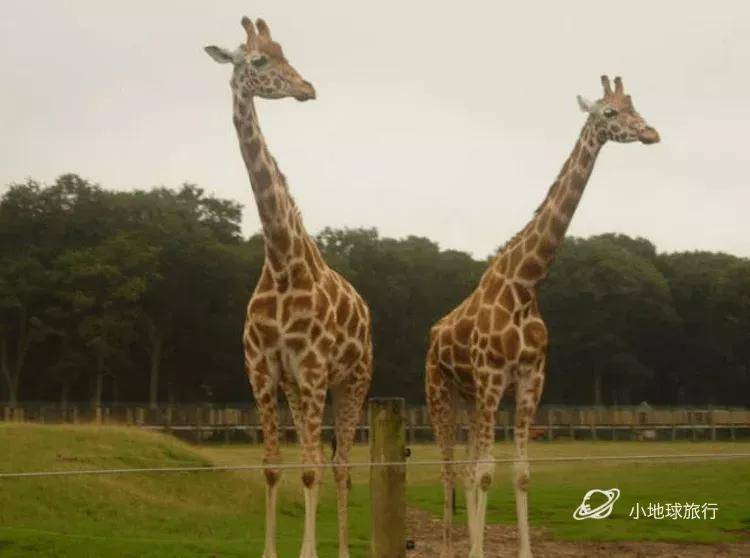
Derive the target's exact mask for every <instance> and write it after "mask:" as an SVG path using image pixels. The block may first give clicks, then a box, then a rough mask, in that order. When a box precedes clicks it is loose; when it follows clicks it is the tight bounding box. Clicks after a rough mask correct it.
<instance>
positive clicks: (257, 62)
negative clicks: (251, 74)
mask: <svg viewBox="0 0 750 558" xmlns="http://www.w3.org/2000/svg"><path fill="white" fill-rule="evenodd" d="M250 63H251V64H252V65H253V66H255V67H256V68H262V67H263V66H265V65H266V64H268V58H266V57H265V56H259V57H258V58H253V59H252V60H251V61H250Z"/></svg>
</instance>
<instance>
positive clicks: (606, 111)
mask: <svg viewBox="0 0 750 558" xmlns="http://www.w3.org/2000/svg"><path fill="white" fill-rule="evenodd" d="M602 114H604V116H606V117H607V118H612V117H613V116H615V115H616V114H617V111H616V110H615V109H613V108H605V109H604V112H603V113H602Z"/></svg>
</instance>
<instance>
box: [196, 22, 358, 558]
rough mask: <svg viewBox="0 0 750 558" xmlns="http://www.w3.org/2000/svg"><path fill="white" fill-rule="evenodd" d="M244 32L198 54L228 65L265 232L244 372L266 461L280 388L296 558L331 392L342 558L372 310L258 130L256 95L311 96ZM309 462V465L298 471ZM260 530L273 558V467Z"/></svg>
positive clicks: (255, 33) (274, 444)
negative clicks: (294, 460) (296, 454)
mask: <svg viewBox="0 0 750 558" xmlns="http://www.w3.org/2000/svg"><path fill="white" fill-rule="evenodd" d="M242 26H243V27H244V29H245V32H246V34H247V39H246V41H245V43H244V44H242V45H241V46H240V47H238V48H237V49H236V50H234V51H229V50H225V49H222V48H219V47H217V46H209V47H206V49H205V50H206V52H207V53H208V54H209V55H210V56H211V57H212V58H213V59H214V60H215V61H217V62H220V63H231V64H232V65H233V67H234V70H233V73H232V79H231V82H230V83H231V89H232V94H233V100H234V104H233V107H234V110H233V112H234V125H235V128H236V130H237V136H238V138H239V143H240V150H241V153H242V157H243V159H244V162H245V165H246V167H247V172H248V175H249V178H250V184H251V186H252V191H253V194H254V197H255V201H256V204H257V207H258V213H259V215H260V220H261V223H262V226H263V238H264V243H265V260H264V263H263V269H262V272H261V275H260V279H259V281H258V284H257V286H256V287H255V291H254V292H253V294H252V296H251V298H250V302H249V304H248V306H247V316H246V320H245V327H244V331H243V344H244V354H245V367H246V371H247V374H248V376H249V379H250V384H251V387H252V391H253V394H254V396H255V400H256V403H257V406H258V411H259V414H260V418H261V422H262V430H263V446H264V463H266V464H269V465H273V464H278V463H279V462H280V459H281V452H280V448H279V425H278V423H279V418H278V391H279V388H281V391H282V392H283V394H284V395H285V397H286V399H287V402H288V404H289V407H290V409H291V413H292V418H293V420H294V424H295V427H296V429H297V432H298V435H299V440H300V445H301V460H302V464H303V470H302V485H303V494H304V501H305V522H304V535H303V542H302V546H301V550H300V558H315V557H316V556H317V551H316V540H315V516H316V511H317V504H318V493H319V484H320V479H321V475H322V472H323V471H322V469H321V468H320V465H321V464H322V463H323V454H322V448H321V439H320V438H321V421H322V418H323V409H324V406H325V401H326V394H327V392H328V391H330V393H331V401H332V408H333V421H334V433H335V438H336V442H337V444H336V451H335V455H334V458H333V470H334V479H335V484H336V489H337V500H338V522H339V531H338V535H339V558H348V556H349V550H348V535H347V522H348V510H347V501H348V491H349V473H348V468H346V464H347V463H348V462H349V450H350V448H351V446H352V443H353V440H354V434H355V429H356V426H357V423H358V421H359V418H360V416H361V411H362V406H363V403H364V399H365V396H366V394H367V391H368V389H369V385H370V379H371V376H372V340H371V337H372V334H371V328H370V311H369V309H368V307H367V305H366V304H365V302H364V300H363V299H362V297H361V296H360V295H359V294H358V293H357V292H356V291H355V290H354V288H353V287H352V286H351V285H350V284H349V283H348V282H347V281H346V280H345V279H344V278H343V277H342V276H341V275H339V274H338V273H336V272H335V271H334V270H332V269H331V268H330V267H328V266H327V265H326V263H325V261H323V257H322V256H321V253H320V250H319V249H318V247H317V245H316V244H315V241H314V240H313V239H312V238H311V237H310V235H309V234H308V233H307V232H306V231H305V227H304V226H303V224H302V218H301V215H300V212H299V210H298V209H297V206H296V205H295V202H294V200H293V199H292V197H291V196H290V194H289V190H288V188H287V183H286V179H285V177H284V175H283V174H282V173H281V171H280V170H279V167H278V165H277V163H276V160H275V159H274V158H273V157H272V156H271V154H270V151H269V149H268V147H267V145H266V142H265V140H264V138H263V134H262V133H261V130H260V127H259V124H258V117H257V113H256V109H255V102H254V99H255V97H263V98H266V99H278V98H282V97H293V98H295V99H297V100H299V101H306V100H310V99H314V98H315V89H314V87H313V86H312V84H310V83H309V82H307V81H305V80H303V79H302V77H301V76H300V74H299V73H297V71H296V70H295V69H294V68H293V67H292V66H291V65H290V64H289V62H288V61H287V60H286V58H285V57H284V53H283V51H282V48H281V46H280V45H279V43H277V42H275V41H274V40H273V39H272V38H271V32H270V29H269V27H268V25H267V24H266V22H265V21H263V20H262V19H258V20H256V22H255V25H253V22H252V21H251V20H250V19H249V18H247V17H244V18H243V19H242ZM304 465H307V466H308V467H304ZM264 474H265V481H266V482H265V485H266V509H265V511H266V526H265V529H266V531H265V548H264V551H263V558H277V553H276V507H277V498H278V483H279V479H280V470H279V469H277V468H269V469H266V470H265V471H264Z"/></svg>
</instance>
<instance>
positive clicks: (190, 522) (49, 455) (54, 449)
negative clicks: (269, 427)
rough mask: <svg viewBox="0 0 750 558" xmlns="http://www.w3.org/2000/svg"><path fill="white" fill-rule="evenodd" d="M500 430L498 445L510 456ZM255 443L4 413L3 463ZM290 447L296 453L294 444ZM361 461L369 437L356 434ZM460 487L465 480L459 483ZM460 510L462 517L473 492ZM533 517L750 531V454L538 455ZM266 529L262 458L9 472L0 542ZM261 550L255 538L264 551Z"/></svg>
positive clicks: (683, 449)
mask: <svg viewBox="0 0 750 558" xmlns="http://www.w3.org/2000/svg"><path fill="white" fill-rule="evenodd" d="M412 450H413V451H412V457H411V461H419V460H428V459H436V458H437V451H436V450H435V448H434V447H433V446H427V445H419V446H416V447H413V448H412ZM529 451H530V455H531V457H546V456H572V455H612V454H616V455H628V454H629V455H639V454H646V453H647V454H664V453H673V454H679V453H710V452H750V444H747V443H739V442H738V443H710V442H698V443H691V442H672V443H656V442H553V443H549V442H536V443H534V444H533V445H532V446H531V448H530V450H529ZM511 454H512V447H511V445H510V444H498V445H497V448H496V450H495V455H496V456H497V457H505V456H508V457H509V456H510V455H511ZM260 455H261V451H260V449H259V448H256V447H247V446H204V447H200V448H196V447H192V446H189V445H187V444H183V443H181V442H179V441H177V440H174V439H172V438H170V437H167V436H163V435H158V434H152V433H148V432H142V431H139V430H136V429H127V428H116V427H93V426H91V427H89V426H75V427H73V426H32V425H9V424H4V425H0V472H11V471H30V470H58V469H94V468H120V467H153V466H158V467H164V466H167V467H168V466H177V465H208V464H240V463H241V464H248V463H259V462H260ZM284 457H285V460H286V461H293V460H295V459H296V452H295V450H294V449H293V448H289V449H288V450H287V451H285V454H284ZM354 459H355V460H357V461H365V460H366V459H367V449H366V448H357V449H356V451H355V454H354ZM368 474H369V473H368V471H367V470H366V469H355V470H354V471H353V475H352V477H353V478H352V480H353V487H352V496H351V508H352V512H351V516H352V517H351V526H350V533H351V539H352V556H353V558H354V557H357V558H364V557H365V556H366V551H365V549H366V546H367V537H368V530H369V529H368V524H369V516H368V490H367V479H368ZM408 478H409V485H408V497H409V501H410V503H411V505H414V506H419V507H421V508H423V509H425V510H428V511H430V512H432V513H435V514H439V513H440V510H441V508H442V493H441V489H440V484H439V470H438V468H437V467H419V468H417V467H412V468H410V469H409V477H408ZM612 487H617V488H619V489H620V490H621V491H622V496H621V498H620V500H619V501H618V502H617V504H616V506H615V510H614V512H613V514H612V516H611V517H610V518H608V519H607V520H605V521H574V520H573V519H572V518H571V514H572V511H573V510H574V509H575V508H576V507H577V506H578V504H579V503H580V501H581V498H582V497H583V494H584V493H585V492H586V491H587V490H589V489H591V488H612ZM459 494H460V491H459ZM281 498H282V501H281V504H280V509H281V514H280V518H279V521H280V527H279V531H280V533H279V534H280V537H279V554H280V556H295V555H296V554H297V552H298V547H299V540H300V538H301V523H302V521H301V518H302V517H303V514H304V506H303V501H302V495H301V489H300V481H299V475H298V474H297V473H293V472H287V473H285V474H284V477H283V478H282V492H281ZM636 502H639V503H640V504H641V505H647V504H648V503H649V502H654V503H656V502H661V503H666V502H682V503H685V502H695V503H704V502H715V503H717V504H718V510H719V511H718V514H717V518H716V519H715V520H713V521H696V520H693V521H687V520H670V519H662V520H654V519H640V520H634V519H631V518H629V517H628V513H629V511H630V509H631V507H632V506H633V505H634V504H635V503H636ZM458 503H459V516H458V517H457V521H464V517H463V513H462V499H461V498H460V497H459V502H458ZM514 510H515V508H514V500H513V492H512V485H511V477H510V466H509V465H499V466H498V469H497V473H496V476H495V483H494V485H493V487H492V489H491V495H490V510H489V517H488V521H489V522H502V523H514V522H515V511H514ZM530 517H531V522H532V524H534V525H537V526H544V527H547V528H548V529H550V530H551V532H552V534H553V535H554V536H556V537H559V538H562V539H570V540H668V541H686V542H700V543H717V542H729V541H734V540H739V539H741V538H743V537H744V539H747V538H748V533H750V460H748V459H742V460H740V459H737V460H723V461H716V460H713V461H706V460H703V461H697V460H696V461H684V460H679V461H678V460H669V461H665V462H664V461H662V462H658V463H646V462H584V463H534V464H532V474H531V483H530ZM335 518H336V515H335V504H334V489H333V486H332V483H331V479H330V472H328V473H327V477H326V481H325V484H324V487H323V490H322V500H321V507H320V513H319V516H318V536H319V555H320V557H321V558H327V557H330V556H335V555H336V552H335V549H336V542H335V538H336V519H335ZM262 540H263V485H262V481H261V476H260V474H259V473H257V472H249V473H248V472H223V473H178V474H136V475H118V476H101V477H70V478H47V479H0V556H3V557H6V556H8V557H10V556H12V557H16V556H24V557H26V556H59V557H64V556H76V557H79V556H92V557H93V556H123V557H124V556H144V557H149V556H153V557H156V556H159V557H163V556H174V557H177V556H180V557H190V556H196V557H197V556H202V557H209V556H217V557H233V556H248V555H250V556H253V555H256V554H257V555H260V549H261V548H262ZM255 550H257V552H254V551H255Z"/></svg>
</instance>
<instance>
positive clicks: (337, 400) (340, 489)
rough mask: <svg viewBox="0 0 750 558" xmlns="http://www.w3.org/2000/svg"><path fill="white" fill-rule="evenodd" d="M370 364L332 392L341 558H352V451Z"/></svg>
mask: <svg viewBox="0 0 750 558" xmlns="http://www.w3.org/2000/svg"><path fill="white" fill-rule="evenodd" d="M369 366H370V365H369V364H365V363H361V364H360V365H358V366H357V367H356V368H355V371H354V373H353V375H351V376H349V377H348V378H347V379H346V380H345V381H344V382H343V383H341V384H340V385H337V386H336V388H334V389H333V390H332V395H333V398H332V402H333V423H334V436H335V440H336V450H335V453H334V456H333V476H334V480H335V482H336V497H337V503H338V535H339V558H349V531H348V524H349V489H350V486H351V482H350V476H349V469H348V468H347V467H345V465H348V463H349V459H350V457H349V451H350V449H351V447H352V445H353V443H354V436H355V434H356V431H357V425H358V424H359V422H360V419H361V417H362V408H363V406H364V401H365V397H366V395H367V391H368V389H369V387H370V374H369V373H368V371H367V369H368V368H369Z"/></svg>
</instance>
